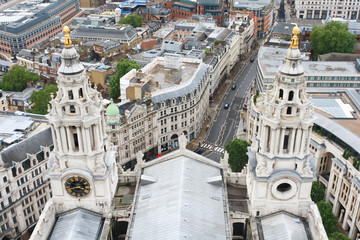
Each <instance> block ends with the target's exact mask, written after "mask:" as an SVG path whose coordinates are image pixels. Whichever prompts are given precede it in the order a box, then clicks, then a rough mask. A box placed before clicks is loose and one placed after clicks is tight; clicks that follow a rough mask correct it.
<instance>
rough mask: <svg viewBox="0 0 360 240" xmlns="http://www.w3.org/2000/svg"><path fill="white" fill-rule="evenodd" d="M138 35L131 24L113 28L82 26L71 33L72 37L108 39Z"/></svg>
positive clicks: (130, 37)
mask: <svg viewBox="0 0 360 240" xmlns="http://www.w3.org/2000/svg"><path fill="white" fill-rule="evenodd" d="M135 35H137V32H136V30H135V29H134V28H133V27H131V26H120V27H112V28H104V27H92V26H80V27H79V28H77V29H75V30H73V31H72V32H71V33H70V37H71V38H72V39H84V38H86V37H90V38H91V37H97V38H104V39H105V38H106V39H119V40H123V39H124V40H129V39H132V38H133V37H134V36H135Z"/></svg>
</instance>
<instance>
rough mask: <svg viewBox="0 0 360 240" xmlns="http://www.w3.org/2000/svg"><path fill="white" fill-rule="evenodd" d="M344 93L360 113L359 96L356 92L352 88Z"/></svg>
mask: <svg viewBox="0 0 360 240" xmlns="http://www.w3.org/2000/svg"><path fill="white" fill-rule="evenodd" d="M346 93H347V95H348V96H349V98H350V99H351V101H352V102H353V103H354V105H355V106H356V108H357V109H358V111H360V95H359V94H358V92H357V91H356V90H355V89H353V88H349V89H346Z"/></svg>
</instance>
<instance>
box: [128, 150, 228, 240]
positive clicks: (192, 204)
mask: <svg viewBox="0 0 360 240" xmlns="http://www.w3.org/2000/svg"><path fill="white" fill-rule="evenodd" d="M223 194H224V189H223V180H222V176H221V173H220V169H219V168H217V167H214V166H210V165H208V164H206V163H203V162H200V161H197V160H194V159H191V158H189V157H186V156H178V157H175V158H174V159H171V160H168V161H165V162H161V163H158V164H155V165H152V166H149V167H147V168H145V169H144V173H143V175H142V185H141V187H140V189H139V195H138V201H137V203H136V208H135V212H134V213H135V214H134V220H133V227H132V229H133V230H132V234H131V237H130V239H134V240H136V239H141V240H143V239H146V240H152V239H156V240H158V239H202V240H216V239H221V240H224V239H227V238H226V229H227V227H228V226H227V223H226V221H225V211H226V209H225V205H224V204H225V202H224V201H225V199H224V196H223Z"/></svg>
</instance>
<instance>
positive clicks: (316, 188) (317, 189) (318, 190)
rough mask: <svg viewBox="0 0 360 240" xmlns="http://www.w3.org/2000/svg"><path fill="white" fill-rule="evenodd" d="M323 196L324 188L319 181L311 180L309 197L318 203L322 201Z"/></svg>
mask: <svg viewBox="0 0 360 240" xmlns="http://www.w3.org/2000/svg"><path fill="white" fill-rule="evenodd" d="M324 198H325V188H324V187H323V186H322V185H321V183H320V182H318V181H317V182H313V183H312V188H311V199H312V200H313V201H314V202H315V203H318V202H320V201H323V200H324Z"/></svg>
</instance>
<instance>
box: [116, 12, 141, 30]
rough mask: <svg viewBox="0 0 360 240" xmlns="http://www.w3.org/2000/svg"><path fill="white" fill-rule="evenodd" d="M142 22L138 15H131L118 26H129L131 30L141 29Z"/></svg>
mask: <svg viewBox="0 0 360 240" xmlns="http://www.w3.org/2000/svg"><path fill="white" fill-rule="evenodd" d="M143 22H144V20H143V18H142V17H141V16H139V15H135V14H131V15H127V16H126V17H125V18H123V19H121V20H120V21H119V23H120V24H129V25H131V26H132V27H133V28H137V27H141V25H142V23H143Z"/></svg>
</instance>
